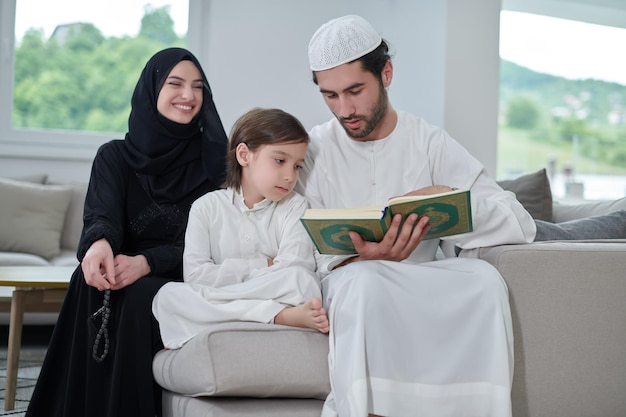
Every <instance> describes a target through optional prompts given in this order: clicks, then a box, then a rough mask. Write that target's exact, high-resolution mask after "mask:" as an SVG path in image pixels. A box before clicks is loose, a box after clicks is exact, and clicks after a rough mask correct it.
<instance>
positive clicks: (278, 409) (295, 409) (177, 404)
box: [163, 390, 324, 417]
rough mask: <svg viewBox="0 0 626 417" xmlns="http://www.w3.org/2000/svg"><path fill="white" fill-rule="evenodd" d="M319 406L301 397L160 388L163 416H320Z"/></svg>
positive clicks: (311, 400) (318, 401)
mask: <svg viewBox="0 0 626 417" xmlns="http://www.w3.org/2000/svg"><path fill="white" fill-rule="evenodd" d="M323 406H324V401H321V400H314V399H305V398H298V399H295V398H263V399H259V398H227V397H221V398H212V397H202V398H198V397H188V396H186V395H181V394H176V393H173V392H170V391H167V390H165V391H163V417H180V416H185V417H320V415H321V414H322V407H323Z"/></svg>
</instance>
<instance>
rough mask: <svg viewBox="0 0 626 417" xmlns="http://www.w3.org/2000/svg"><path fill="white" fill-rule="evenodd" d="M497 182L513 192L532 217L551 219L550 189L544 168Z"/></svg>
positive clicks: (549, 220)
mask: <svg viewBox="0 0 626 417" xmlns="http://www.w3.org/2000/svg"><path fill="white" fill-rule="evenodd" d="M498 184H499V185H500V187H502V188H504V189H505V190H508V191H511V192H513V193H515V196H516V197H517V200H518V201H519V202H520V203H521V204H522V206H524V208H525V209H526V211H528V213H530V215H531V216H532V218H533V219H539V220H545V221H548V222H551V221H552V191H551V189H550V180H549V179H548V175H547V172H546V170H545V168H544V169H541V170H539V171H537V172H533V173H530V174H526V175H522V176H521V177H518V178H516V179H513V180H503V181H498Z"/></svg>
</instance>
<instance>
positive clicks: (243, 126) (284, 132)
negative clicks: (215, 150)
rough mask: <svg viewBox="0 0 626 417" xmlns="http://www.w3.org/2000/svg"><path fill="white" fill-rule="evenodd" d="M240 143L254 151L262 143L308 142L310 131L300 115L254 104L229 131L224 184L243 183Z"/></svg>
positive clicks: (233, 185) (235, 186) (226, 185)
mask: <svg viewBox="0 0 626 417" xmlns="http://www.w3.org/2000/svg"><path fill="white" fill-rule="evenodd" d="M240 143H244V144H245V145H246V146H247V147H248V149H249V150H250V151H251V152H253V153H254V152H256V151H257V150H258V149H259V148H260V147H261V146H263V145H275V144H278V143H309V135H308V133H307V131H306V129H305V128H304V126H302V123H300V121H299V120H298V119H297V118H295V117H294V116H292V115H291V114H289V113H287V112H285V111H283V110H280V109H261V108H254V109H252V110H250V111H249V112H247V113H245V114H244V115H242V116H241V117H240V118H239V119H237V121H236V122H235V124H234V125H233V128H232V130H231V133H230V143H229V145H228V153H227V155H226V180H225V181H224V184H223V186H224V187H232V188H236V189H237V188H239V187H241V171H242V169H241V165H239V162H238V161H237V146H238V145H239V144H240Z"/></svg>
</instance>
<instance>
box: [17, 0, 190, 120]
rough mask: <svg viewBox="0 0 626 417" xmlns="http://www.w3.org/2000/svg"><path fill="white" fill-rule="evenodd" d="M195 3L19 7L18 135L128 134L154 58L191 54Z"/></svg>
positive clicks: (76, 2) (128, 0) (61, 0)
mask: <svg viewBox="0 0 626 417" xmlns="http://www.w3.org/2000/svg"><path fill="white" fill-rule="evenodd" d="M188 7H189V6H188V2H186V1H176V2H175V1H173V0H169V1H165V0H149V1H148V0H108V1H98V2H93V1H84V0H55V1H50V0H17V6H16V17H15V32H16V33H15V42H16V45H15V72H14V74H15V76H14V77H15V78H14V83H13V115H12V123H13V127H14V128H17V129H21V128H22V129H23V128H37V129H69V130H78V131H92V132H94V131H95V132H125V131H126V130H127V123H128V114H129V111H130V104H129V103H130V97H131V94H132V90H133V88H134V86H135V83H136V82H137V79H138V78H139V73H140V72H141V69H142V68H143V66H144V65H145V63H146V61H147V60H148V59H149V58H150V56H151V55H152V54H153V53H154V52H156V51H158V50H160V49H163V48H165V47H168V46H184V45H185V38H186V35H187V22H188Z"/></svg>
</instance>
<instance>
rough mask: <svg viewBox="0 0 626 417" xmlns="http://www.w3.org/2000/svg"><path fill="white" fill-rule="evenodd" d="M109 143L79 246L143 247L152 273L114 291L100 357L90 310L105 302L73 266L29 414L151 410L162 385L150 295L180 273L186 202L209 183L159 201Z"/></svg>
mask: <svg viewBox="0 0 626 417" xmlns="http://www.w3.org/2000/svg"><path fill="white" fill-rule="evenodd" d="M114 142H116V141H112V142H110V143H107V144H105V145H103V146H102V147H101V149H100V150H99V151H98V154H97V156H96V158H95V160H94V163H93V168H92V173H91V179H90V183H89V190H88V193H87V198H86V201H85V215H84V220H85V224H84V229H83V234H82V236H81V241H80V245H79V249H78V259H79V260H81V261H82V258H83V257H84V255H85V252H86V251H87V249H88V248H89V246H90V245H91V244H92V243H93V242H95V241H96V240H99V239H101V238H103V237H104V238H106V239H107V240H108V241H109V242H110V243H111V247H112V248H113V253H114V254H118V253H123V254H127V255H135V254H139V253H141V254H143V255H145V256H146V258H147V260H148V263H149V265H150V267H151V273H150V275H148V276H145V277H142V278H140V279H139V280H137V281H136V282H135V283H133V284H131V285H129V286H128V287H126V288H123V289H121V290H117V291H111V299H110V306H111V317H110V321H109V324H108V331H109V336H110V348H109V353H108V355H107V357H106V358H105V359H104V360H103V361H102V362H97V361H96V360H94V359H93V358H92V347H93V343H94V339H93V332H90V331H89V330H88V321H87V319H88V317H89V316H91V315H92V314H93V313H94V312H96V311H97V310H98V309H99V308H100V307H101V306H102V303H103V292H101V291H98V290H97V289H95V288H93V287H90V286H88V285H87V284H86V283H85V281H84V278H83V273H82V270H81V267H80V266H79V267H78V268H77V269H76V271H75V272H74V274H73V276H72V279H71V282H70V285H69V289H68V292H67V295H66V298H65V301H64V303H63V307H62V309H61V312H60V314H59V318H58V321H57V324H56V326H55V329H54V332H53V335H52V339H51V341H50V344H49V347H48V351H47V354H46V358H45V360H44V363H43V366H42V369H41V374H40V376H39V379H38V381H37V385H36V387H35V391H34V393H33V396H32V399H31V402H30V405H29V408H28V411H27V413H26V415H27V416H28V417H62V416H63V417H105V416H106V417H126V416H128V417H131V416H132V417H155V416H160V415H161V389H160V387H159V386H158V385H157V384H156V383H155V382H154V380H153V377H152V359H153V357H154V355H155V354H156V352H158V351H159V350H160V349H161V348H162V347H163V345H162V342H161V337H160V334H159V331H158V323H157V322H156V320H155V319H154V317H153V316H152V312H151V311H152V310H151V304H152V298H153V297H154V295H155V294H156V292H157V291H158V289H159V288H160V287H161V286H162V285H164V284H165V283H166V282H168V281H172V280H179V281H180V280H182V252H183V245H184V231H185V227H186V223H187V216H188V212H189V208H190V206H191V203H192V202H193V201H194V200H195V199H196V198H198V197H199V196H201V195H202V194H204V193H206V192H208V191H210V190H211V189H213V188H214V187H213V186H212V184H210V182H208V181H207V182H206V183H203V184H201V185H200V186H199V187H197V189H196V190H195V191H194V192H192V193H190V194H188V195H187V196H186V197H184V199H183V200H182V201H176V202H172V203H156V202H155V201H153V199H152V198H151V197H150V195H149V194H148V193H147V192H146V191H145V190H144V188H143V187H142V184H141V182H140V180H139V176H138V175H137V174H136V173H135V172H134V171H133V170H131V169H130V168H129V166H128V165H127V164H126V162H125V160H124V158H123V157H122V155H121V154H120V152H119V151H118V148H117V146H115V144H114Z"/></svg>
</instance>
